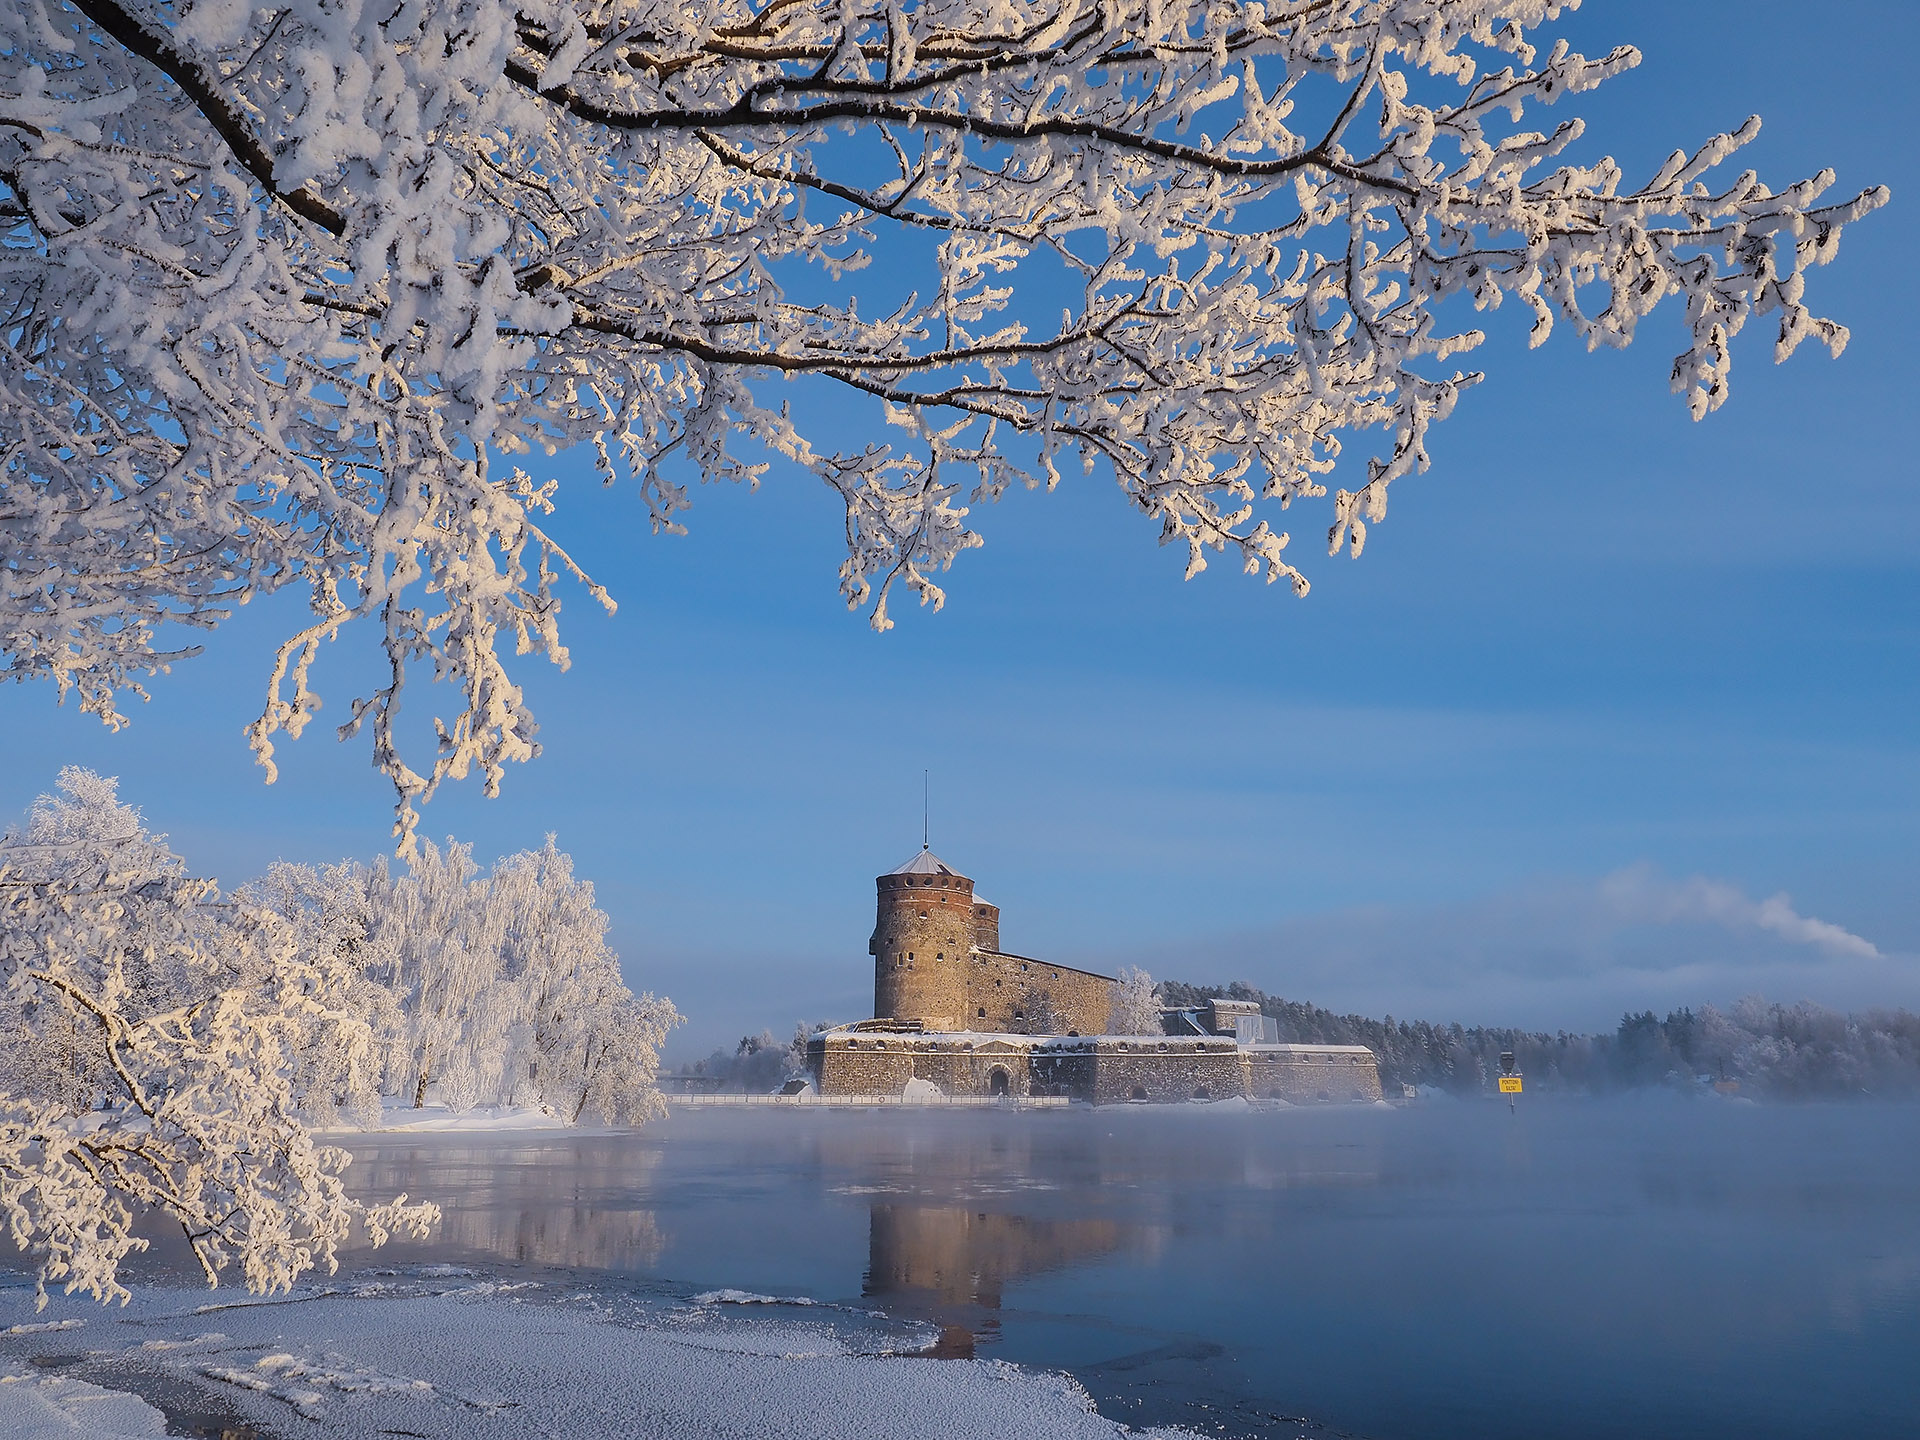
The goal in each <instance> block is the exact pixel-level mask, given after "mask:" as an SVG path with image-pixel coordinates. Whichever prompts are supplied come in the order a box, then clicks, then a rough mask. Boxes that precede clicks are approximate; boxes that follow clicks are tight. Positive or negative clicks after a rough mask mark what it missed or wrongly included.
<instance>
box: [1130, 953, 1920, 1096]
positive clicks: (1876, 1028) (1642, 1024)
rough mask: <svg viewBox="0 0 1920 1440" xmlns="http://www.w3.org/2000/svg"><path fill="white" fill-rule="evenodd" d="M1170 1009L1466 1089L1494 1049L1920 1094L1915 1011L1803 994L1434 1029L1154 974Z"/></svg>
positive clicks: (1558, 1064)
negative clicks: (1861, 1006) (1216, 1010)
mask: <svg viewBox="0 0 1920 1440" xmlns="http://www.w3.org/2000/svg"><path fill="white" fill-rule="evenodd" d="M1160 994H1161V996H1162V998H1163V999H1164V1000H1165V1002H1166V1003H1167V1004H1168V1005H1195V1004H1198V1003H1200V1002H1202V1001H1204V1000H1210V999H1214V998H1216V997H1218V998H1225V999H1229V1000H1250V1001H1254V1002H1256V1003H1257V1004H1258V1005H1259V1006H1260V1008H1261V1010H1262V1011H1263V1012H1264V1013H1265V1014H1268V1015H1271V1016H1273V1018H1274V1019H1275V1020H1276V1021H1277V1022H1278V1023H1279V1028H1280V1039H1281V1040H1282V1041H1284V1042H1290V1043H1293V1044H1319V1045H1365V1046H1367V1047H1368V1048H1369V1049H1370V1050H1372V1051H1373V1053H1374V1054H1376V1055H1378V1056H1379V1057H1380V1079H1381V1081H1382V1083H1383V1084H1385V1085H1386V1086H1387V1087H1388V1089H1389V1091H1390V1092H1391V1091H1392V1090H1394V1089H1395V1088H1397V1087H1399V1086H1401V1085H1421V1086H1431V1087H1433V1088H1435V1089H1439V1090H1445V1091H1448V1092H1450V1093H1453V1094H1459V1095H1473V1094H1479V1093H1482V1092H1484V1091H1488V1090H1491V1089H1492V1088H1493V1077H1494V1076H1496V1075H1497V1074H1498V1073H1499V1067H1500V1055H1501V1052H1503V1051H1509V1050H1510V1051H1512V1052H1513V1055H1514V1059H1515V1061H1516V1063H1517V1064H1518V1066H1519V1068H1520V1071H1521V1073H1522V1074H1523V1075H1525V1076H1526V1079H1527V1084H1528V1086H1529V1087H1534V1088H1538V1089H1540V1090H1543V1091H1549V1092H1553V1091H1558V1092H1560V1093H1563V1094H1565V1093H1571V1094H1590V1095H1591V1094H1604V1093H1608V1092H1615V1091H1622V1090H1630V1089H1636V1088H1640V1087H1643V1086H1657V1085H1664V1086H1668V1087H1675V1088H1691V1087H1704V1086H1706V1085H1708V1084H1710V1083H1711V1082H1713V1081H1715V1080H1720V1079H1723V1078H1724V1079H1727V1080H1733V1081H1737V1082H1738V1083H1739V1085H1740V1091H1741V1093H1742V1094H1746V1095H1754V1096H1761V1097H1768V1098H1773V1099H1823V1098H1838V1097H1843V1096H1857V1095H1879V1096H1905V1095H1920V1015H1915V1014H1913V1013H1912V1012H1911V1011H1907V1010H1870V1011H1867V1012H1865V1013H1864V1014H1860V1015H1842V1014H1840V1013H1838V1012H1836V1011H1833V1010H1827V1009H1824V1008H1823V1007H1821V1006H1818V1005H1814V1004H1811V1003H1809V1002H1805V1001H1803V1002H1801V1003H1800V1004H1798V1005H1774V1004H1769V1003H1768V1002H1767V1001H1766V1000H1764V999H1762V998H1760V997H1758V996H1750V997H1748V998H1747V999H1744V1000H1741V1001H1739V1002H1738V1003H1737V1004H1735V1005H1733V1006H1732V1007H1731V1008H1730V1009H1728V1010H1725V1011H1723V1010H1720V1009H1717V1008H1716V1007H1714V1006H1712V1005H1703V1006H1701V1007H1700V1008H1699V1009H1697V1010H1695V1009H1683V1010H1675V1011H1672V1012H1671V1013H1669V1014H1668V1015H1667V1017H1666V1018H1665V1019H1661V1018H1660V1017H1659V1016H1658V1015H1656V1014H1655V1013H1654V1012H1653V1011H1651V1010H1646V1011H1642V1012H1640V1013H1639V1014H1629V1015H1624V1016H1622V1017H1621V1020H1620V1024H1619V1026H1618V1027H1617V1028H1616V1029H1615V1030H1614V1031H1613V1033H1611V1034H1599V1035H1583V1034H1575V1033H1572V1032H1569V1031H1565V1030H1562V1031H1559V1032H1558V1033H1555V1034H1547V1033H1544V1032H1541V1031H1532V1030H1516V1029H1510V1028H1507V1027H1503V1026H1497V1025H1493V1026H1490V1025H1471V1026H1469V1025H1460V1024H1452V1025H1436V1024H1433V1023H1431V1022H1430V1021H1426V1020H1413V1021H1407V1020H1396V1019H1394V1018H1393V1017H1392V1016H1391V1015H1389V1016H1387V1017H1385V1018H1384V1019H1380V1020H1375V1019H1371V1018H1369V1017H1367V1016H1364V1015H1337V1014H1335V1013H1334V1012H1333V1011H1331V1010H1323V1009H1321V1008H1320V1007H1319V1006H1317V1005H1309V1004H1306V1003H1304V1002H1302V1001H1298V1000H1287V999H1283V998H1282V997H1280V996H1278V995H1269V994H1267V993H1266V992H1265V991H1264V990H1260V989H1258V988H1256V987H1255V986H1252V985H1249V984H1247V983H1246V982H1245V981H1238V980H1237V981H1235V982H1234V983H1233V984H1231V985H1187V984H1182V983H1181V982H1179V981H1163V982H1161V985H1160Z"/></svg>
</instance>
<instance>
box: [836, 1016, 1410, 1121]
mask: <svg viewBox="0 0 1920 1440" xmlns="http://www.w3.org/2000/svg"><path fill="white" fill-rule="evenodd" d="M807 1060H808V1064H809V1066H810V1067H811V1068H812V1070H813V1075H814V1085H815V1088H816V1089H818V1090H819V1092H820V1093H821V1094H822V1095H898V1094H899V1093H900V1092H901V1091H902V1090H904V1089H905V1088H906V1084H907V1081H909V1080H914V1079H918V1080H925V1081H928V1082H930V1083H931V1084H934V1085H937V1086H939V1087H940V1089H941V1091H942V1092H943V1093H944V1094H947V1095H986V1096H991V1095H997V1094H1004V1095H1008V1096H1010V1097H1013V1098H1015V1099H1017V1098H1019V1097H1021V1096H1025V1095H1064V1096H1068V1097H1070V1098H1072V1099H1075V1100H1090V1101H1092V1102H1093V1103H1094V1104H1096V1105H1115V1104H1125V1103H1127V1102H1129V1101H1151V1102H1155V1103H1159V1104H1171V1103H1175V1102H1179V1101H1185V1100H1225V1099H1228V1098H1230V1097H1233V1096H1236V1095H1240V1096H1246V1097H1247V1098H1249V1099H1254V1100H1285V1101H1287V1102H1289V1103H1291V1104H1295V1105H1313V1104H1324V1103H1333V1104H1351V1103H1354V1102H1356V1101H1371V1100H1378V1099H1379V1098H1380V1068H1379V1065H1378V1063H1377V1062H1376V1060H1375V1059H1374V1055H1373V1052H1372V1051H1371V1050H1368V1049H1366V1048H1365V1047H1364V1046H1360V1045H1257V1046H1252V1047H1247V1046H1241V1045H1238V1044H1236V1043H1234V1041H1233V1040H1232V1039H1231V1038H1229V1037H1227V1036H1201V1035H1192V1036H1168V1037H1166V1038H1165V1039H1154V1038H1150V1037H1147V1036H1122V1035H1099V1036H1088V1037H1085V1038H1072V1039H1069V1038H1066V1037H1045V1036H1030V1035H1016V1034H1003V1035H983V1034H978V1033H966V1032H961V1033H957V1034H907V1033H901V1032H894V1033H886V1032H874V1031H856V1030H835V1031H829V1032H827V1033H826V1034H824V1035H816V1036H814V1037H813V1038H812V1039H811V1040H810V1041H808V1042H807Z"/></svg>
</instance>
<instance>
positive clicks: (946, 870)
mask: <svg viewBox="0 0 1920 1440" xmlns="http://www.w3.org/2000/svg"><path fill="white" fill-rule="evenodd" d="M887 873H888V874H889V875H953V876H956V877H958V878H959V879H962V880H964V879H966V878H967V877H966V876H964V875H961V874H960V872H959V871H958V870H956V869H954V868H953V867H952V866H951V865H949V864H947V862H946V861H944V860H942V859H941V858H940V857H939V856H938V855H936V854H934V853H933V851H931V850H927V849H924V848H923V849H922V850H921V851H920V853H919V854H918V855H916V856H914V857H913V858H912V859H911V860H909V861H907V863H906V864H904V865H896V866H894V867H893V869H891V870H889V871H888V872H887Z"/></svg>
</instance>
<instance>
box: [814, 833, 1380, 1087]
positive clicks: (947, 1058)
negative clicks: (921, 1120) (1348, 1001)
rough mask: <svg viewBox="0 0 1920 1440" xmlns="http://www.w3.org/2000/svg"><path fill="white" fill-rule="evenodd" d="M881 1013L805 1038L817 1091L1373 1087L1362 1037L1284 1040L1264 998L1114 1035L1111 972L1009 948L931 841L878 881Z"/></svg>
mask: <svg viewBox="0 0 1920 1440" xmlns="http://www.w3.org/2000/svg"><path fill="white" fill-rule="evenodd" d="M874 883H875V886H876V889H877V892H878V893H877V897H876V907H875V918H874V927H873V935H872V937H871V939H869V941H868V942H867V951H868V953H869V954H871V955H872V956H873V1018H872V1019H870V1020H862V1021H859V1022H858V1023H856V1024H853V1025H843V1026H839V1027H837V1028H836V1029H832V1030H828V1031H825V1032H823V1033H821V1034H818V1035H815V1036H813V1037H812V1039H810V1040H809V1041H808V1042H807V1060H808V1065H809V1067H810V1068H811V1069H812V1071H813V1081H814V1087H815V1089H816V1090H817V1092H818V1093H819V1094H821V1095H823V1096H899V1095H901V1094H902V1093H903V1092H906V1091H907V1089H908V1087H909V1086H911V1085H914V1084H915V1083H916V1082H917V1083H918V1084H919V1085H920V1086H921V1087H923V1089H925V1090H927V1091H928V1093H931V1092H934V1091H937V1092H938V1093H939V1094H941V1095H945V1096H951V1097H973V1096H1008V1097H1019V1096H1065V1097H1068V1098H1073V1099H1081V1100H1092V1101H1095V1102H1098V1103H1107V1102H1113V1101H1130V1100H1131V1101H1161V1102H1166V1101H1175V1100H1222V1099H1227V1098H1230V1097H1233V1096H1245V1097H1247V1098H1249V1099H1261V1100H1286V1101H1289V1102H1293V1103H1313V1102H1330V1101H1369V1100H1378V1099H1379V1098H1380V1070H1379V1064H1378V1062H1377V1060H1376V1058H1375V1056H1374V1054H1373V1052H1372V1051H1371V1050H1369V1049H1367V1048H1366V1047H1365V1046H1363V1045H1283V1044H1278V1043H1274V1042H1275V1031H1274V1022H1273V1020H1272V1018H1271V1017H1270V1016H1263V1015H1261V1014H1259V1013H1258V1007H1256V1006H1252V1005H1248V1004H1246V1003H1244V1002H1234V1001H1227V1000H1220V1001H1213V1002H1209V1003H1208V1004H1206V1005H1204V1006H1199V1007H1194V1008H1190V1009H1178V1010H1168V1011H1165V1012H1163V1016H1162V1026H1161V1032H1160V1033H1157V1034H1155V1035H1151V1036H1139V1035H1114V1034H1111V1033H1109V1032H1110V1031H1111V1030H1113V1029H1114V1028H1115V1025H1114V1019H1113V1008H1114V1002H1115V1000H1116V999H1117V998H1118V990H1119V982H1118V981H1117V980H1115V979H1114V978H1113V977H1112V976H1109V975H1101V974H1097V973H1095V972H1094V971H1091V970H1081V969H1078V968H1076V967H1074V966H1071V965H1061V964H1059V963H1057V962H1055V961H1048V960H1039V959H1036V958H1034V957H1033V956H1030V955H1017V954H1013V953H1011V952H1009V951H1004V950H1002V949H1001V948H1000V911H999V909H998V907H996V906H994V905H991V904H989V903H988V902H987V901H985V900H983V899H981V898H980V897H979V896H978V895H976V894H975V893H974V888H973V881H972V880H971V879H970V878H968V877H967V876H965V875H962V874H961V873H960V872H959V871H957V870H955V869H953V867H951V866H950V865H947V864H946V863H945V862H944V861H942V860H941V859H940V858H939V857H938V856H937V855H935V854H934V853H933V852H932V851H931V850H928V849H925V848H922V849H921V851H920V853H919V854H918V855H916V856H914V857H913V858H912V859H911V860H909V861H907V863H906V864H904V865H901V866H899V867H898V868H896V869H894V870H890V871H888V872H887V873H886V874H885V875H881V876H878V877H877V878H876V879H875V882H874Z"/></svg>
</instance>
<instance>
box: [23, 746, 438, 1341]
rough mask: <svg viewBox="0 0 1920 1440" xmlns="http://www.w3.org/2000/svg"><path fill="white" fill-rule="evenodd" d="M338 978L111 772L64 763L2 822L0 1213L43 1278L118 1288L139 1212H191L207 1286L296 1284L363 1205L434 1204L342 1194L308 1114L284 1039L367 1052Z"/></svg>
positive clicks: (409, 1208)
mask: <svg viewBox="0 0 1920 1440" xmlns="http://www.w3.org/2000/svg"><path fill="white" fill-rule="evenodd" d="M346 980H347V977H346V976H345V975H344V974H343V972H342V971H341V970H340V969H339V968H338V967H336V966H329V965H324V964H315V963H312V962H310V961H309V960H308V959H306V958H305V957H304V955H303V953H302V947H301V946H300V945H299V944H298V943H297V942H296V939H295V936H294V932H293V927H291V926H290V925H288V924H287V923H286V921H284V920H283V919H282V918H281V917H280V916H278V915H275V914H274V913H272V912H271V911H268V910H265V909H263V908H260V907H258V906H255V905H252V904H249V903H246V902H244V901H241V902H227V903H222V902H221V900H220V897H219V895H218V893H217V892H216V890H215V889H214V887H213V886H212V885H211V884H210V883H208V882H206V881H202V880H195V879H193V878H191V877H189V876H188V875H187V873H186V867H185V865H184V864H183V862H182V861H181V860H180V858H179V857H178V856H176V855H174V854H173V853H172V852H171V851H170V850H169V849H168V848H167V847H166V845H165V843H164V839H163V837H161V836H157V835H153V834H151V833H149V832H148V831H147V830H146V828H145V826H144V825H143V824H142V822H141V819H140V815H139V813H138V812H137V811H136V810H134V809H133V808H132V807H130V806H125V805H121V804H120V803H119V802H118V800H117V798H116V792H115V783H114V782H113V781H111V780H106V779H102V778H101V777H100V776H97V775H94V774H92V773H90V772H88V771H84V770H79V769H74V768H69V769H67V770H63V771H62V772H61V774H60V790H59V793H58V794H57V795H53V796H43V797H41V799H40V800H39V801H38V802H37V803H36V804H35V805H34V807H33V810H32V812H31V814H30V815H29V817H28V819H27V821H26V823H25V825H24V826H21V827H17V828H15V829H12V830H9V831H7V832H6V834H5V835H4V836H0V1214H4V1216H5V1218H6V1223H7V1227H8V1229H9V1231H10V1233H11V1235H12V1237H13V1240H14V1243H15V1244H16V1245H18V1246H19V1247H20V1248H21V1249H22V1250H23V1251H25V1252H27V1253H29V1254H35V1255H38V1256H40V1257H41V1263H40V1271H39V1282H40V1287H41V1288H40V1298H41V1300H42V1302H43V1303H44V1300H45V1289H44V1287H45V1285H46V1283H47V1282H49V1281H64V1282H65V1285H66V1288H67V1290H68V1291H69V1292H71V1291H74V1290H84V1291H86V1292H87V1293H89V1294H91V1295H93V1296H95V1297H96V1298H98V1299H100V1300H107V1299H112V1298H120V1299H125V1298H126V1296H127V1291H126V1289H125V1287H123V1286H122V1285H121V1284H120V1283H119V1281H118V1279H117V1275H118V1271H119V1267H120V1264H121V1262H122V1261H123V1260H124V1259H125V1258H126V1257H127V1255H129V1254H130V1253H132V1252H133V1251H136V1250H139V1249H141V1248H144V1246H145V1244H146V1242H145V1240H143V1239H141V1238H140V1237H139V1236H137V1235H135V1234H134V1225H135V1220H136V1216H137V1214H138V1212H141V1211H148V1210H153V1211H159V1212H161V1213H163V1214H165V1215H168V1216H171V1217H172V1218H173V1219H174V1220H175V1221H177V1222H178V1224H179V1225H180V1227H181V1230H182V1231H183V1233H184V1234H185V1235H186V1238H187V1240H188V1242H189V1243H190V1244H191V1246H192V1248H193V1253H194V1255H195V1256H196V1257H197V1258H198V1260H199V1262H200V1264H201V1266H202V1268H203V1269H204V1270H205V1272H206V1276H207V1279H208V1281H209V1282H210V1283H214V1282H217V1280H218V1278H219V1275H220V1273H221V1272H222V1271H223V1270H224V1269H226V1268H227V1267H228V1266H230V1265H237V1266H238V1267H239V1268H240V1271H241V1274H242V1275H243V1276H244V1278H245V1281H246V1284H247V1286H248V1288H249V1289H252V1290H256V1291H270V1290H275V1289H284V1288H286V1287H287V1286H289V1285H291V1284H292V1283H293V1281H294V1279H295V1278H296V1277H298V1276H299V1275H300V1274H302V1273H303V1272H305V1271H307V1270H309V1269H312V1268H314V1267H315V1266H325V1267H327V1268H328V1269H331V1268H332V1267H333V1265H334V1249H335V1247H336V1245H338V1243H339V1242H340V1241H341V1240H342V1239H343V1238H345V1236H346V1233H347V1231H348V1228H349V1227H350V1226H351V1225H352V1224H353V1222H354V1221H355V1220H358V1221H360V1222H361V1223H362V1224H364V1226H365V1227H366V1229H367V1231H368V1233H369V1234H370V1235H371V1236H372V1238H373V1239H374V1241H375V1243H379V1242H380V1241H382V1240H384V1239H385V1238H386V1237H387V1235H388V1233H389V1232H391V1231H393V1230H395V1229H400V1230H404V1231H406V1232H408V1233H413V1234H424V1233H426V1230H427V1228H428V1227H429V1226H430V1224H431V1223H432V1221H433V1220H434V1218H435V1217H436V1216H437V1214H438V1212H437V1210H436V1209H435V1208H434V1207H433V1206H431V1205H409V1204H407V1203H406V1197H405V1196H401V1197H400V1198H399V1199H398V1200H395V1201H393V1202H392V1203H390V1204H381V1205H361V1204H359V1203H356V1202H355V1201H353V1200H351V1199H350V1198H349V1197H348V1196H347V1193H346V1190H345V1188H344V1187H343V1185H342V1183H341V1180H340V1175H341V1172H342V1171H343V1170H344V1169H345V1168H346V1166H347V1163H348V1158H349V1157H348V1156H347V1155H346V1154H345V1152H343V1151H340V1150H335V1149H329V1148H326V1147H323V1146H318V1145H316V1144H314V1142H313V1140H312V1137H311V1136H310V1135H309V1134H308V1132H307V1130H306V1128H305V1126H304V1125H303V1124H302V1123H301V1121H300V1118H299V1114H298V1112H299V1108H300V1098H299V1095H298V1094H297V1092H296V1088H295V1077H296V1072H297V1070H298V1066H297V1065H296V1064H295V1062H294V1059H293V1057H294V1056H295V1055H296V1053H297V1052H299V1051H301V1050H303V1049H307V1048H310V1047H311V1046H312V1045H313V1044H314V1042H315V1036H316V1034H317V1033H318V1034H324V1036H325V1037H326V1039H327V1043H329V1044H330V1045H331V1046H332V1047H333V1049H334V1051H335V1052H336V1054H337V1056H338V1057H339V1061H340V1064H341V1066H342V1067H343V1069H344V1070H345V1071H347V1072H349V1073H350V1072H351V1071H352V1070H353V1069H354V1067H355V1066H356V1065H359V1064H361V1063H363V1062H364V1061H365V1059H366V1057H367V1050H368V1041H369V1036H368V1033H367V1030H366V1027H365V1026H364V1025H363V1024H361V1023H360V1022H359V1021H358V1020H357V1019H356V1017H355V1016H354V1015H353V1014H352V1012H351V1010H350V1008H349V1007H348V1005H347V1003H346V1000H345V995H344V991H345V988H346V984H345V982H346Z"/></svg>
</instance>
